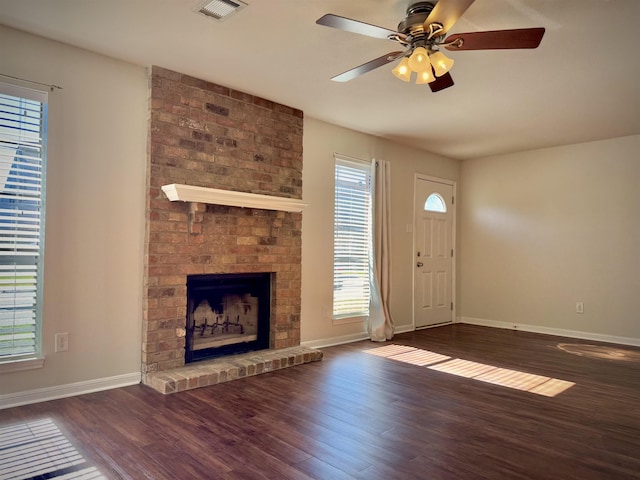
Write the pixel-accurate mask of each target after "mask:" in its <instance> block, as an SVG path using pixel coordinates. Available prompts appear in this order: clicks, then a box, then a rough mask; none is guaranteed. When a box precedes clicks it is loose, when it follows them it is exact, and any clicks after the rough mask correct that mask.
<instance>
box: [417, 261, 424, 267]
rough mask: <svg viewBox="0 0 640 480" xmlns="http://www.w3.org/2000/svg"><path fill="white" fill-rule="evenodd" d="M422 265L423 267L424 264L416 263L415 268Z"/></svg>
mask: <svg viewBox="0 0 640 480" xmlns="http://www.w3.org/2000/svg"><path fill="white" fill-rule="evenodd" d="M423 265H424V263H422V262H418V263H416V266H417V267H422V266H423Z"/></svg>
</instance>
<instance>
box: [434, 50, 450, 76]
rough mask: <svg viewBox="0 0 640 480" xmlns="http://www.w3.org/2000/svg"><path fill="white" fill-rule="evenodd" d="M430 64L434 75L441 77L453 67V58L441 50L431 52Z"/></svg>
mask: <svg viewBox="0 0 640 480" xmlns="http://www.w3.org/2000/svg"><path fill="white" fill-rule="evenodd" d="M431 64H432V65H433V69H434V70H435V72H436V77H441V76H442V75H444V74H445V73H447V72H448V71H449V70H451V67H453V60H452V59H450V58H449V57H447V56H445V55H444V53H442V52H434V53H432V54H431Z"/></svg>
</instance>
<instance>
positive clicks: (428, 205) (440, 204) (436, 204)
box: [424, 193, 447, 213]
mask: <svg viewBox="0 0 640 480" xmlns="http://www.w3.org/2000/svg"><path fill="white" fill-rule="evenodd" d="M424 209H425V210H426V211H428V212H441V213H446V211H447V205H446V204H445V203H444V198H442V197H441V196H440V195H439V194H437V193H432V194H431V195H429V196H428V197H427V201H426V202H424Z"/></svg>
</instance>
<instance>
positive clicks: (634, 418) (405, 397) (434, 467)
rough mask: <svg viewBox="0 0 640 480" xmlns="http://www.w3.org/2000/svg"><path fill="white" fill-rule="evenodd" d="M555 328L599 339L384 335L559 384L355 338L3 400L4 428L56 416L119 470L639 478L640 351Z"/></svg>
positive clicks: (98, 460)
mask: <svg viewBox="0 0 640 480" xmlns="http://www.w3.org/2000/svg"><path fill="white" fill-rule="evenodd" d="M560 342H564V343H591V344H593V343H594V342H580V341H577V340H575V341H574V340H571V339H566V338H560V337H551V336H543V335H536V334H531V333H525V332H519V331H509V330H498V329H489V328H483V327H477V326H471V325H452V326H445V327H440V328H435V329H429V330H422V331H418V332H414V333H409V334H401V335H397V336H396V337H395V338H394V339H393V341H392V342H388V343H393V344H398V345H409V346H413V347H417V348H420V349H424V350H428V351H430V352H436V353H438V354H442V355H446V356H449V357H452V358H459V359H463V360H468V361H473V362H478V363H480V364H482V365H484V366H486V365H491V366H495V367H502V368H506V369H509V370H518V371H521V372H526V373H529V374H535V375H541V376H546V377H553V378H556V379H560V380H565V381H569V382H574V383H575V385H573V386H572V387H571V388H568V389H567V390H565V391H563V392H562V393H560V394H558V395H557V396H554V397H550V396H544V395H538V394H535V393H531V392H529V391H523V390H518V389H515V388H508V387H505V386H499V385H495V384H491V383H486V382H483V381H479V380H477V379H472V378H466V377H463V376H459V375H452V374H450V373H444V372H441V371H437V370H433V369H430V368H428V366H416V365H413V364H409V363H405V362H401V361H397V360H393V359H389V358H384V357H381V356H377V355H371V354H368V353H364V352H363V350H366V349H372V348H377V347H381V346H383V345H384V344H375V343H371V342H358V343H353V344H349V345H343V346H337V347H331V348H326V349H323V351H324V353H325V357H324V360H323V361H322V362H315V363H311V364H306V365H302V366H299V367H294V368H289V369H285V370H282V371H278V372H274V373H268V374H264V375H259V376H255V377H249V378H244V379H241V380H237V381H233V382H229V383H224V384H219V385H215V386H211V387H205V388H200V389H196V390H192V391H188V392H183V393H178V394H174V395H169V396H163V395H161V394H159V393H157V392H155V391H152V390H151V389H149V388H147V387H144V386H132V387H126V388H119V389H114V390H110V391H106V392H100V393H94V394H89V395H83V396H78V397H72V398H67V399H62V400H56V401H51V402H45V403H41V404H35V405H29V406H24V407H18V408H13V409H7V410H2V411H0V428H1V427H6V426H10V425H15V424H19V423H22V422H28V421H32V420H37V419H45V418H51V419H53V421H54V422H55V424H56V425H57V426H58V427H59V428H60V430H61V431H63V432H64V433H65V435H66V436H67V437H68V439H69V440H70V441H71V443H72V444H73V445H74V446H75V447H76V448H77V449H78V450H79V451H80V452H81V453H82V455H84V456H85V458H86V459H87V460H88V462H89V463H91V464H92V465H94V466H95V467H96V468H98V469H99V470H100V471H101V472H102V473H103V474H104V475H105V476H107V477H109V478H114V479H119V478H124V479H224V480H240V479H243V480H254V479H255V480H258V479H260V480H264V479H291V480H305V479H323V480H324V479H328V480H342V479H345V480H346V479H367V480H391V479H429V480H436V479H576V480H590V479H597V480H602V479H617V480H619V479H631V478H640V361H639V360H638V358H640V357H637V356H636V357H633V356H630V357H629V358H624V359H619V360H611V359H597V358H590V357H586V356H579V355H574V354H571V353H567V352H565V351H562V350H560V349H558V348H557V344H558V343H560ZM621 348H625V349H628V350H633V349H631V348H630V347H621ZM635 353H638V349H635ZM0 477H2V467H1V466H0Z"/></svg>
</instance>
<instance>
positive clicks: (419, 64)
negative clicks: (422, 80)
mask: <svg viewBox="0 0 640 480" xmlns="http://www.w3.org/2000/svg"><path fill="white" fill-rule="evenodd" d="M409 68H410V69H411V70H413V71H414V72H418V73H420V72H425V71H427V70H431V62H430V61H429V52H427V49H426V48H424V47H418V48H416V49H415V50H414V51H413V53H412V54H411V56H410V57H409Z"/></svg>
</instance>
